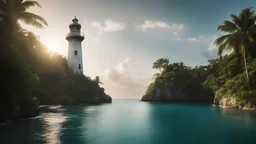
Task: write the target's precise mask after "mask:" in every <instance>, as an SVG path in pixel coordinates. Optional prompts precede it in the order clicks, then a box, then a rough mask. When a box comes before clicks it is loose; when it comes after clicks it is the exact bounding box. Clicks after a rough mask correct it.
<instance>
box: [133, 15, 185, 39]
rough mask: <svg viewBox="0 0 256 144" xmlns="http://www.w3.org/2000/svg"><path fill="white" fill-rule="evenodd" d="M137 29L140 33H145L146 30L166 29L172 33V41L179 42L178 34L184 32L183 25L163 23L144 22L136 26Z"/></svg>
mask: <svg viewBox="0 0 256 144" xmlns="http://www.w3.org/2000/svg"><path fill="white" fill-rule="evenodd" d="M137 28H139V29H141V30H142V31H146V30H148V29H167V30H168V31H170V32H171V33H172V36H173V40H180V37H179V33H180V32H181V31H183V30H184V25H183V24H176V23H170V24H168V23H167V22H164V21H151V20H145V21H144V23H142V24H138V25H137Z"/></svg>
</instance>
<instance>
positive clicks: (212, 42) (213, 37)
mask: <svg viewBox="0 0 256 144" xmlns="http://www.w3.org/2000/svg"><path fill="white" fill-rule="evenodd" d="M211 38H212V39H211V43H210V44H209V47H208V51H216V50H217V49H218V47H217V46H216V45H215V44H214V41H215V40H216V38H217V36H216V35H214V36H212V37H211Z"/></svg>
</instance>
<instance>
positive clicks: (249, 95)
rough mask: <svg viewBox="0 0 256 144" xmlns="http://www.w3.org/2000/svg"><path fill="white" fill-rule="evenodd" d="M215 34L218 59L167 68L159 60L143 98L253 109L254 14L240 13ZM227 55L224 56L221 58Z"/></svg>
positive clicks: (255, 64)
mask: <svg viewBox="0 0 256 144" xmlns="http://www.w3.org/2000/svg"><path fill="white" fill-rule="evenodd" d="M230 16H231V21H229V20H225V21H224V22H223V24H222V25H219V26H218V30H220V31H221V32H223V33H222V34H223V35H221V36H219V37H218V38H217V39H216V40H215V41H214V45H216V46H217V48H218V54H219V56H220V57H219V58H216V59H211V60H209V61H208V65H204V66H195V67H188V66H185V65H184V63H182V62H176V63H172V64H169V60H168V59H164V58H160V59H158V60H157V61H155V62H154V64H153V68H155V69H159V73H156V74H155V75H154V82H152V83H151V84H150V85H149V86H148V87H147V90H146V92H145V94H144V95H143V97H142V99H141V100H142V101H153V102H188V103H192V102H203V103H212V104H214V105H218V106H221V107H229V108H241V109H255V107H256V69H255V67H256V49H255V44H256V43H255V36H256V26H255V22H256V19H255V13H254V11H253V10H252V8H246V9H243V10H242V12H241V13H240V14H239V15H235V14H231V15H230ZM224 53H226V55H223V54H224Z"/></svg>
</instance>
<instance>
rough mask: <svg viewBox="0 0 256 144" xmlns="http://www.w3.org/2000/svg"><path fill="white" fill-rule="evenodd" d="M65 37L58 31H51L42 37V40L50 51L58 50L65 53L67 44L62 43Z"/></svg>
mask: <svg viewBox="0 0 256 144" xmlns="http://www.w3.org/2000/svg"><path fill="white" fill-rule="evenodd" d="M62 39H63V37H60V35H58V34H56V33H49V34H47V35H45V36H42V37H41V42H42V43H43V44H44V45H45V46H46V47H47V48H48V50H49V52H57V53H59V54H62V55H66V53H65V44H64V43H61V40H62Z"/></svg>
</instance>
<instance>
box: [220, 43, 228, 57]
mask: <svg viewBox="0 0 256 144" xmlns="http://www.w3.org/2000/svg"><path fill="white" fill-rule="evenodd" d="M227 46H228V43H227V41H226V42H224V43H222V44H221V45H220V46H219V49H218V55H219V56H221V55H222V53H223V51H224V50H225V49H226V48H227Z"/></svg>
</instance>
